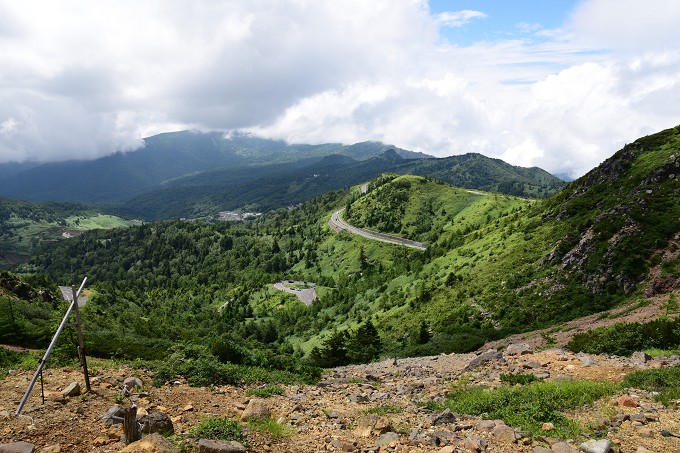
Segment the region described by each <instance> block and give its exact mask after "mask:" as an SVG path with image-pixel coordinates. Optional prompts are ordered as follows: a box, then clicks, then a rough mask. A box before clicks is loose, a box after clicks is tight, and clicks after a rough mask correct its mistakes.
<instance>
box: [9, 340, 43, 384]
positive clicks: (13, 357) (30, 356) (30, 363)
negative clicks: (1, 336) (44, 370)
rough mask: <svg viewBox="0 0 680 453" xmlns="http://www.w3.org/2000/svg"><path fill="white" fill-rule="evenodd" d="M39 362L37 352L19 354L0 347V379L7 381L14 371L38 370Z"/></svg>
mask: <svg viewBox="0 0 680 453" xmlns="http://www.w3.org/2000/svg"><path fill="white" fill-rule="evenodd" d="M38 360H40V359H39V358H38V353H37V352H28V353H26V352H17V351H11V350H9V349H5V348H2V347H0V379H5V378H6V377H7V373H8V372H9V370H12V369H18V368H24V369H31V368H36V367H37V365H38Z"/></svg>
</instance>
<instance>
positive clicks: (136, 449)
mask: <svg viewBox="0 0 680 453" xmlns="http://www.w3.org/2000/svg"><path fill="white" fill-rule="evenodd" d="M120 453H179V449H178V448H177V447H175V446H174V445H172V444H171V443H170V442H169V441H168V440H166V439H165V437H163V436H161V435H160V434H157V433H153V434H149V435H148V436H146V437H144V438H142V439H140V440H138V441H137V442H133V443H131V444H130V445H128V446H127V447H125V448H123V449H122V450H120Z"/></svg>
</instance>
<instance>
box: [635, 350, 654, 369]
mask: <svg viewBox="0 0 680 453" xmlns="http://www.w3.org/2000/svg"><path fill="white" fill-rule="evenodd" d="M650 360H652V356H651V355H649V354H647V353H646V352H643V351H638V352H634V353H633V355H632V356H630V361H631V363H632V364H633V365H637V366H640V365H644V364H646V363H647V362H649V361H650Z"/></svg>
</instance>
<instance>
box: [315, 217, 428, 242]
mask: <svg viewBox="0 0 680 453" xmlns="http://www.w3.org/2000/svg"><path fill="white" fill-rule="evenodd" d="M344 210H345V208H342V209H338V210H337V211H335V212H334V213H333V214H331V218H330V219H329V220H328V225H330V227H331V228H333V229H334V230H335V231H336V232H338V233H339V232H340V231H342V230H345V231H348V232H350V233H352V234H357V235H359V236H362V237H365V238H367V239H373V240H374V241H381V242H387V243H388V244H396V245H401V246H402V247H409V248H412V249H418V250H426V249H427V244H425V243H423V242H416V241H412V240H410V239H404V238H400V237H399V236H392V235H391V234H385V233H379V232H377V231H371V230H367V229H365V228H357V227H353V226H352V225H350V224H349V223H347V222H345V221H344V220H342V218H341V217H340V214H341V213H342V211H344Z"/></svg>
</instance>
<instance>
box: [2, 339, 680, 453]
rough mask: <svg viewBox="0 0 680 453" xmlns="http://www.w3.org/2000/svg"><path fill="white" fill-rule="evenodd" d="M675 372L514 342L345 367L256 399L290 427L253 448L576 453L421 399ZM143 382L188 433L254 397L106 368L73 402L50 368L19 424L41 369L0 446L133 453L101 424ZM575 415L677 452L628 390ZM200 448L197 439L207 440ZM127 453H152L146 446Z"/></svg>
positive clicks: (139, 395) (144, 405) (19, 389)
mask: <svg viewBox="0 0 680 453" xmlns="http://www.w3.org/2000/svg"><path fill="white" fill-rule="evenodd" d="M672 364H673V363H669V362H668V361H666V362H662V361H659V360H651V361H648V362H646V363H645V362H644V359H641V358H638V359H637V360H634V359H628V358H621V357H606V356H585V355H575V354H573V353H570V352H567V351H565V350H563V349H548V350H544V351H533V350H532V348H531V347H529V346H528V345H526V344H523V345H522V344H514V345H510V346H508V347H507V348H505V349H503V350H502V351H498V352H494V350H491V351H487V352H484V353H481V354H451V355H440V356H434V357H421V358H412V359H403V360H399V361H398V363H397V365H395V364H394V363H393V361H392V360H391V359H390V360H384V361H382V362H378V363H373V364H368V365H359V366H348V367H342V368H336V369H334V370H332V371H330V372H329V374H328V375H327V376H325V377H324V379H323V380H322V381H321V382H319V383H318V384H317V385H311V386H289V387H286V389H285V390H286V391H285V394H284V395H276V396H273V397H270V398H267V399H266V400H255V402H260V403H264V404H263V405H264V406H266V407H265V408H264V409H265V410H267V409H269V410H271V412H272V416H273V417H274V418H275V419H280V421H281V422H282V423H285V424H286V425H288V426H289V430H288V431H289V432H288V435H287V436H284V437H283V438H280V439H272V438H271V436H270V434H268V433H266V432H256V431H252V432H249V433H248V436H249V438H250V439H251V443H252V446H251V448H250V450H249V451H255V452H268V451H277V452H317V451H357V452H360V451H376V452H388V451H394V452H421V451H422V452H426V451H428V452H429V451H433V452H442V453H444V452H454V451H471V452H474V451H479V452H481V451H486V452H515V451H517V452H536V453H543V452H550V451H553V452H569V451H577V449H578V447H579V445H580V444H581V443H582V442H584V441H586V440H587V439H573V440H568V441H567V442H564V441H558V440H557V439H552V438H550V437H549V436H545V437H540V438H533V439H529V438H527V437H524V435H523V433H521V432H520V431H519V429H518V428H519V427H507V426H505V425H504V424H503V423H502V422H500V421H491V420H483V419H481V418H479V417H467V416H463V415H461V416H451V415H448V414H443V415H442V414H439V413H434V412H432V411H430V410H428V409H427V408H425V407H423V406H422V405H421V404H419V403H422V402H427V401H431V400H435V401H439V400H441V399H442V398H443V397H444V395H446V393H447V392H449V391H450V390H451V386H452V385H453V384H455V383H456V382H457V380H458V379H459V378H460V377H461V376H464V377H465V379H466V381H468V382H473V383H479V384H486V385H489V386H492V387H493V386H497V385H499V384H500V380H499V377H500V374H501V373H507V372H518V371H526V372H531V373H533V374H535V375H537V376H538V375H541V376H542V377H544V378H546V379H556V378H560V377H572V378H589V379H596V380H604V379H606V380H611V381H619V380H621V379H622V378H623V377H624V376H625V375H626V374H627V373H630V372H631V371H633V370H636V369H640V368H646V367H659V366H669V365H672ZM135 376H136V377H137V378H139V379H140V380H141V381H142V387H141V388H136V387H135V388H133V389H132V392H131V398H132V399H134V400H136V402H137V405H138V406H139V408H140V409H139V415H144V414H146V413H151V414H153V413H158V412H161V413H164V414H167V415H168V416H169V418H170V420H171V421H172V424H173V426H174V430H175V432H176V433H178V434H182V433H187V431H188V430H189V429H190V428H191V427H192V426H194V425H196V424H197V423H198V422H200V421H201V420H203V419H205V418H208V417H213V416H228V417H237V418H240V417H241V416H242V415H243V413H244V410H245V409H246V408H247V407H248V405H249V400H250V399H251V398H249V397H247V396H246V393H245V391H246V389H244V388H239V387H233V386H221V387H216V388H192V387H189V386H188V385H187V384H186V383H185V382H184V381H176V382H175V383H173V384H172V385H165V386H163V387H160V388H154V387H152V386H151V385H150V381H151V379H150V375H149V374H148V373H147V372H144V371H140V370H133V369H130V368H128V367H120V368H115V369H114V368H108V369H107V368H103V369H100V370H99V371H98V374H97V376H96V377H94V378H92V386H93V391H92V392H91V393H87V394H80V395H78V392H75V393H76V395H75V396H66V397H65V396H63V391H64V390H65V389H66V388H67V387H68V386H69V384H70V383H72V382H79V383H80V384H81V385H83V376H82V374H81V373H80V371H78V370H71V369H52V370H47V371H46V372H45V375H44V381H45V382H44V384H45V389H46V402H45V404H42V403H41V397H40V387H39V385H38V386H37V388H36V390H34V392H33V394H32V396H31V398H30V399H29V401H28V404H27V405H26V407H25V409H24V411H23V414H22V416H21V417H18V418H16V417H12V416H11V415H10V414H11V413H13V412H14V411H15V409H16V407H17V403H18V401H19V400H20V398H21V396H22V394H23V392H24V391H25V389H26V386H27V384H28V382H29V381H30V379H31V377H32V371H30V370H18V371H17V372H16V373H14V374H13V375H11V376H9V377H7V378H6V379H5V380H3V381H0V411H5V412H0V414H2V415H0V444H7V443H12V442H19V441H23V442H26V443H29V444H32V445H34V446H35V447H36V449H37V451H38V452H57V451H61V452H71V451H74V452H78V451H83V452H85V451H88V452H116V451H121V450H122V449H124V448H125V443H124V442H123V440H124V439H123V436H122V433H123V431H122V426H121V425H120V424H110V422H109V423H107V422H105V421H104V420H102V417H103V416H105V415H106V413H107V410H109V409H110V408H111V407H112V406H114V405H115V403H116V401H120V397H118V396H116V395H118V394H120V391H121V389H122V388H123V386H124V382H125V380H126V379H128V378H131V377H135ZM621 396H629V397H630V399H628V398H620V397H621ZM125 404H127V403H125ZM251 406H252V404H251ZM256 406H257V405H256ZM379 406H390V407H395V406H396V407H398V408H399V409H398V412H397V413H387V414H382V415H370V414H368V412H369V409H371V408H376V407H379ZM440 415H441V416H440ZM571 415H572V416H573V417H574V418H577V419H579V420H580V421H581V422H583V423H586V424H587V423H592V422H598V421H602V420H605V422H606V423H607V428H608V429H609V431H608V433H606V434H603V435H602V436H601V437H600V438H599V439H600V440H603V439H607V440H609V441H610V442H611V443H612V449H611V451H619V452H647V451H653V452H657V453H662V452H663V453H665V452H674V451H680V438H676V437H664V436H663V435H662V434H661V432H662V430H666V431H667V432H671V433H680V412H679V411H678V410H675V409H670V408H665V407H663V406H661V405H660V404H659V403H657V402H655V401H654V400H652V399H651V398H650V396H649V395H648V394H646V393H645V392H642V391H637V390H634V389H628V390H627V391H625V392H622V393H621V394H619V395H615V396H614V397H612V398H607V399H605V400H603V401H600V402H598V403H597V404H596V405H594V406H593V407H588V408H583V409H582V410H579V411H576V412H575V413H573V414H571ZM438 416H440V417H438ZM607 420H609V421H607ZM612 421H613V422H612ZM513 428H516V429H513ZM548 434H549V432H548ZM191 441H192V442H195V443H196V442H197V441H198V439H194V440H191ZM0 451H3V450H2V447H0ZM28 451H30V450H28ZM126 451H154V450H144V449H143V447H138V449H134V448H133V449H131V450H126ZM155 451H163V450H155ZM203 451H216V450H203ZM225 451H228V450H225ZM593 451H597V450H593ZM601 451H607V450H601Z"/></svg>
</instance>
